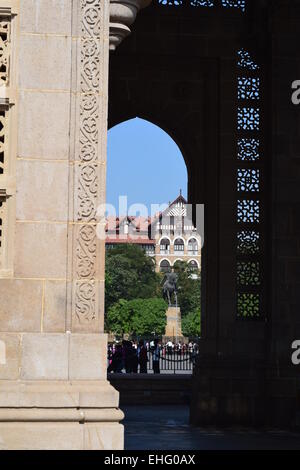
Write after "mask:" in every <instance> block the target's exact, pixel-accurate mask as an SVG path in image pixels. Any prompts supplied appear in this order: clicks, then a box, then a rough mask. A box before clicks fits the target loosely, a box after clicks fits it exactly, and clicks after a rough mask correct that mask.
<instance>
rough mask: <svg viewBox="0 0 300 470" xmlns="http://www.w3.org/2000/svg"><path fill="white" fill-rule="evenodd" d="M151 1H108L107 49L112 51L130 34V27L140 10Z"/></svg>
mask: <svg viewBox="0 0 300 470" xmlns="http://www.w3.org/2000/svg"><path fill="white" fill-rule="evenodd" d="M151 2H152V0H110V33H109V47H110V50H111V51H114V50H115V49H116V48H117V47H118V46H119V44H121V42H122V41H123V39H125V38H126V37H127V36H128V35H129V34H130V33H131V31H130V26H131V25H132V24H133V23H134V22H135V19H136V16H137V14H138V12H139V10H141V9H142V8H146V7H147V6H148V5H150V3H151Z"/></svg>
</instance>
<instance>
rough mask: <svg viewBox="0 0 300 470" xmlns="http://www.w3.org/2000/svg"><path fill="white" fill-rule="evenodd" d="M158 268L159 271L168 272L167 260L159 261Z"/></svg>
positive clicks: (168, 264) (169, 267)
mask: <svg viewBox="0 0 300 470" xmlns="http://www.w3.org/2000/svg"><path fill="white" fill-rule="evenodd" d="M159 269H160V272H161V273H168V272H170V271H171V264H170V263H169V261H168V260H166V259H164V260H163V261H161V263H160V265H159Z"/></svg>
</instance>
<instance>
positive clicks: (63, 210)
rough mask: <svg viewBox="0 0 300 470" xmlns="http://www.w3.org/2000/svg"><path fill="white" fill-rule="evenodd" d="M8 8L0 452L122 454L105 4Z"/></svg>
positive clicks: (35, 0) (79, 0) (25, 1)
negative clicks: (102, 222)
mask: <svg viewBox="0 0 300 470" xmlns="http://www.w3.org/2000/svg"><path fill="white" fill-rule="evenodd" d="M2 5H5V6H8V7H9V5H11V9H12V10H11V13H12V16H11V17H10V19H11V22H12V25H13V27H12V36H11V43H10V54H11V56H10V61H9V63H10V64H11V68H10V71H9V73H11V76H10V77H9V78H10V79H11V81H10V82H8V83H9V88H8V87H7V86H6V88H8V89H7V90H6V91H5V92H4V91H3V88H2V90H1V93H2V94H3V95H4V96H3V98H1V99H2V100H5V99H6V101H7V96H8V97H9V99H12V100H13V102H11V103H9V112H11V115H12V116H11V123H10V128H9V129H8V131H7V133H8V138H9V141H8V145H9V150H8V152H10V155H9V156H10V158H11V168H10V174H9V176H10V180H9V181H11V180H12V181H13V182H14V184H12V185H11V186H12V190H11V189H10V187H9V190H10V191H11V193H12V195H10V193H8V196H9V197H8V204H9V207H8V210H9V217H7V218H5V220H3V224H7V225H6V227H7V232H5V233H6V236H7V237H8V240H9V243H8V244H7V250H8V251H9V257H8V258H7V260H8V261H4V263H3V265H2V266H1V268H3V270H2V271H1V272H0V274H1V273H2V276H1V277H2V279H1V281H0V297H1V304H0V331H1V333H0V340H1V341H2V344H3V345H4V358H3V361H2V363H1V365H0V407H1V413H0V437H1V439H0V440H1V447H2V448H4V449H6V448H21V449H25V448H26V449H29V448H34V449H37V448H40V449H43V448H53V449H55V448H60V449H61V448H65V449H68V448H97V449H101V448H122V446H123V429H122V426H121V425H119V424H118V423H119V421H120V420H121V419H122V413H121V412H119V411H118V409H117V408H118V393H117V392H115V391H114V390H113V388H112V387H111V386H110V385H109V384H108V382H107V381H106V349H107V346H106V345H107V337H106V335H105V334H104V333H103V324H104V260H105V247H104V241H101V240H99V239H98V238H97V236H96V230H97V223H98V222H99V218H98V216H97V208H98V206H99V204H101V203H102V202H104V201H105V175H106V136H107V132H106V131H107V123H106V119H107V86H108V51H109V2H108V1H107V0H92V1H89V2H86V1H85V0H73V1H70V0H21V1H20V2H17V1H13V2H11V3H10V1H9V0H7V1H4V0H3V1H1V3H0V7H1V6H2ZM0 11H1V8H0ZM11 87H13V89H12V88H11ZM5 94H6V95H7V96H6V95H5ZM16 143H17V145H16ZM9 181H8V182H9ZM4 183H5V181H4ZM7 186H8V183H7ZM1 187H2V186H1ZM14 188H15V189H14ZM3 246H4V244H2V247H1V248H3ZM5 263H7V266H5ZM70 397H73V398H72V399H71V401H70ZM33 406H34V407H36V411H35V412H33V410H32V409H31V408H32V407H33ZM45 408H46V409H48V411H45ZM86 408H89V411H87V410H86ZM12 410H14V411H12ZM76 410H77V411H76ZM4 421H8V422H9V424H7V423H4ZM26 421H30V422H31V424H30V423H28V422H26ZM46 421H47V423H49V422H50V423H51V424H47V425H45V424H44V422H46ZM80 423H81V424H80ZM91 423H93V424H91ZM49 427H50V428H49ZM48 428H49V429H48ZM67 430H69V432H66V431H67ZM48 431H49V436H50V437H49V438H47V435H48ZM98 432H99V436H102V437H99V438H98V437H96V436H97V433H98ZM62 433H63V434H64V439H61V435H62Z"/></svg>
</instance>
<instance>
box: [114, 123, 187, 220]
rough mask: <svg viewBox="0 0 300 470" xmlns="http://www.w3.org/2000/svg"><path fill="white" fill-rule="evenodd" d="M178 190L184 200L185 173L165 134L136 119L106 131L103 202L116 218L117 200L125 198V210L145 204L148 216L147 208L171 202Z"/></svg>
mask: <svg viewBox="0 0 300 470" xmlns="http://www.w3.org/2000/svg"><path fill="white" fill-rule="evenodd" d="M180 189H182V192H183V196H184V197H186V194H187V170H186V166H185V163H184V160H183V157H182V154H181V152H180V150H179V148H178V146H177V145H176V143H175V142H174V141H173V139H172V138H171V137H170V136H169V135H168V134H167V133H166V132H164V131H163V130H162V129H160V128H159V127H157V126H155V125H154V124H152V123H150V122H148V121H144V120H142V119H138V118H137V119H131V120H130V121H126V122H124V123H122V124H119V125H118V126H115V127H113V128H112V129H111V130H110V131H109V133H108V154H107V198H106V200H107V203H109V204H113V205H114V206H115V208H116V212H117V214H119V209H118V208H119V202H118V201H119V196H124V195H127V197H128V208H129V207H130V206H131V205H132V204H136V203H142V204H145V205H146V206H147V207H148V210H149V215H150V206H151V204H162V203H168V202H169V201H172V200H174V199H175V198H176V197H177V196H178V194H179V190H180ZM109 212H110V213H112V212H111V211H109ZM130 212H132V211H130V210H129V213H130ZM120 215H122V213H121V214H120ZM129 215H130V214H129ZM142 215H144V214H142Z"/></svg>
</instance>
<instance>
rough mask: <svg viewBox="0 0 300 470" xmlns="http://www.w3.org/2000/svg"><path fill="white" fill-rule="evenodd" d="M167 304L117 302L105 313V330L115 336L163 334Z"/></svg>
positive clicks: (162, 302) (136, 300)
mask: <svg viewBox="0 0 300 470" xmlns="http://www.w3.org/2000/svg"><path fill="white" fill-rule="evenodd" d="M166 310H167V304H166V302H165V301H164V300H163V299H159V298H153V299H134V300H119V301H118V302H117V303H116V304H114V305H113V306H112V307H111V308H110V309H109V310H108V313H107V318H106V328H107V330H109V331H112V332H113V333H115V334H118V335H123V334H124V333H125V334H130V335H136V336H148V335H151V334H152V333H154V332H155V333H156V334H157V335H161V334H164V332H165V327H166Z"/></svg>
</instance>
